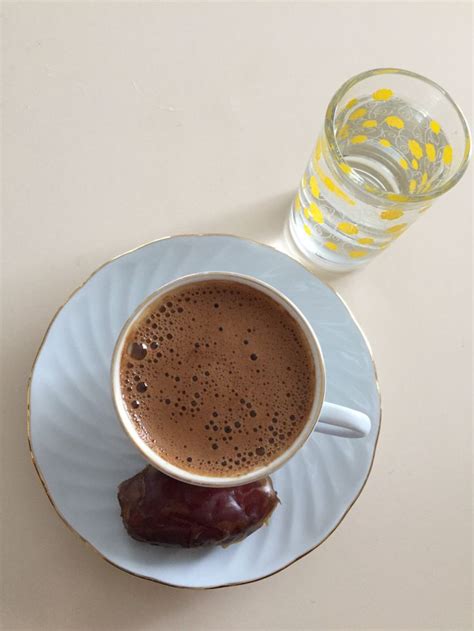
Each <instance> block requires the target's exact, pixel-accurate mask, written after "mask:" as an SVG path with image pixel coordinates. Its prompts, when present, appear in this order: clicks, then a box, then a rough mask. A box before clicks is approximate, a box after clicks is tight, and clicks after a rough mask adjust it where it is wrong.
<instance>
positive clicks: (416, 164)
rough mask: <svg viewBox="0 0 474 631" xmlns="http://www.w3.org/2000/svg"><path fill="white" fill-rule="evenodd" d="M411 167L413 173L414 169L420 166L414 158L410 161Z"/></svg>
mask: <svg viewBox="0 0 474 631" xmlns="http://www.w3.org/2000/svg"><path fill="white" fill-rule="evenodd" d="M411 166H412V167H413V168H414V169H415V171H416V169H417V168H418V167H419V166H420V165H419V164H418V160H416V159H415V158H413V160H412V161H411Z"/></svg>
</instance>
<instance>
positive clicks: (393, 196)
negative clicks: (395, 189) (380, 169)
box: [387, 193, 408, 202]
mask: <svg viewBox="0 0 474 631" xmlns="http://www.w3.org/2000/svg"><path fill="white" fill-rule="evenodd" d="M387 199H389V200H390V201H392V202H406V201H408V196H407V195H400V193H387Z"/></svg>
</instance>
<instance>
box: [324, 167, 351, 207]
mask: <svg viewBox="0 0 474 631" xmlns="http://www.w3.org/2000/svg"><path fill="white" fill-rule="evenodd" d="M320 177H321V179H322V181H323V183H324V184H325V186H327V188H328V189H329V190H330V191H331V193H334V195H337V196H338V197H340V198H341V199H343V200H344V201H345V202H347V203H348V204H350V205H351V206H355V201H354V200H353V199H352V198H351V197H349V195H348V194H347V193H345V192H344V191H343V190H342V188H339V186H338V185H337V184H336V183H335V182H333V180H331V178H330V177H329V176H327V175H326V174H325V173H324V172H323V171H321V175H320Z"/></svg>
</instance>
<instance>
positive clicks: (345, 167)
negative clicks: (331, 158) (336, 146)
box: [339, 162, 352, 174]
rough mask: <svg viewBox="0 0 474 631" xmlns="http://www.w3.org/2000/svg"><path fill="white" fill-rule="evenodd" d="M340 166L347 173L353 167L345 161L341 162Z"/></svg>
mask: <svg viewBox="0 0 474 631" xmlns="http://www.w3.org/2000/svg"><path fill="white" fill-rule="evenodd" d="M339 168H340V169H341V171H343V172H344V173H347V174H349V173H351V172H352V169H351V167H350V166H349V165H348V164H346V163H345V162H339Z"/></svg>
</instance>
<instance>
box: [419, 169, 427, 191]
mask: <svg viewBox="0 0 474 631" xmlns="http://www.w3.org/2000/svg"><path fill="white" fill-rule="evenodd" d="M427 181H428V173H427V172H426V171H425V172H424V173H423V175H422V176H421V181H420V189H422V188H423V187H424V186H426V182H427Z"/></svg>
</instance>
